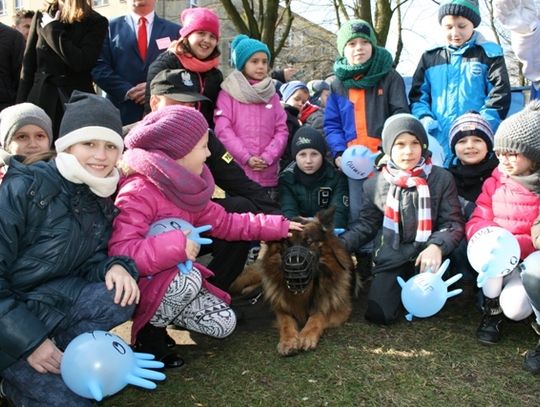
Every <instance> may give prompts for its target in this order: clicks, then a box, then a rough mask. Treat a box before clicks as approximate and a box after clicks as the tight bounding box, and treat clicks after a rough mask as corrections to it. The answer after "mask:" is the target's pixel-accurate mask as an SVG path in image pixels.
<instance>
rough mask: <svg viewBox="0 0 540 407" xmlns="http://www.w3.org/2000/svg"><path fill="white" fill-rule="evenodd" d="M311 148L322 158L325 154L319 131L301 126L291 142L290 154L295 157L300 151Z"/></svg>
mask: <svg viewBox="0 0 540 407" xmlns="http://www.w3.org/2000/svg"><path fill="white" fill-rule="evenodd" d="M306 148H313V149H314V150H317V151H318V152H319V153H321V155H322V156H323V157H324V155H325V154H326V142H325V141H324V137H323V135H322V134H321V132H320V131H318V130H317V129H314V128H313V127H311V126H302V127H300V128H299V129H298V130H297V131H296V133H294V137H293V139H292V142H291V154H292V156H293V158H294V157H296V154H298V153H299V152H300V151H301V150H304V149H306Z"/></svg>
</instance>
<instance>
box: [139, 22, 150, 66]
mask: <svg viewBox="0 0 540 407" xmlns="http://www.w3.org/2000/svg"><path fill="white" fill-rule="evenodd" d="M137 45H138V46H139V54H140V55H141V58H142V60H143V61H144V60H146V50H147V48H148V41H147V34H146V18H144V17H141V18H139V29H138V31H137Z"/></svg>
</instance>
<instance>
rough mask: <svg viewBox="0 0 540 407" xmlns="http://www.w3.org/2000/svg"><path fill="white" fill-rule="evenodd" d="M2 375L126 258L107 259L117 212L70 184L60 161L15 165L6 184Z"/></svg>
mask: <svg viewBox="0 0 540 407" xmlns="http://www.w3.org/2000/svg"><path fill="white" fill-rule="evenodd" d="M0 208H2V216H1V217H0V371H2V370H3V369H5V368H6V367H8V366H10V365H11V364H13V363H14V362H16V361H17V360H19V359H21V358H26V357H27V356H28V355H29V354H30V353H32V352H33V351H34V349H35V348H37V347H38V346H39V345H40V344H41V343H42V342H43V341H44V340H45V339H46V338H48V337H49V336H50V335H51V333H53V331H54V329H55V327H56V326H57V325H58V323H59V322H60V321H61V320H62V318H63V317H64V315H65V314H66V311H67V310H69V308H70V307H71V305H72V304H73V302H74V301H75V300H76V299H77V297H78V295H79V294H80V292H81V290H82V289H83V287H84V286H85V285H86V284H87V283H88V282H97V281H104V279H105V274H106V272H107V271H108V270H109V268H110V267H111V266H112V265H114V264H120V265H122V266H123V267H125V268H126V270H128V272H129V273H130V274H131V275H132V276H133V277H134V278H137V276H138V273H137V269H136V268H135V265H134V263H133V262H132V261H131V260H130V259H129V258H127V257H108V256H107V243H108V240H109V237H110V234H111V229H112V220H113V217H114V216H115V214H116V209H115V207H114V205H113V203H112V200H110V199H109V198H100V197H98V196H97V195H95V194H93V193H92V192H91V191H90V189H89V188H88V186H87V185H85V184H74V183H71V182H69V181H67V180H66V179H64V178H63V177H62V176H61V175H60V173H59V172H58V170H57V169H56V165H55V163H54V161H51V162H39V163H36V164H33V165H30V166H26V165H24V164H21V163H20V162H18V161H17V160H15V159H12V160H11V161H10V167H9V170H8V171H7V173H6V175H5V177H4V179H3V181H2V184H0Z"/></svg>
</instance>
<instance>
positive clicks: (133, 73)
mask: <svg viewBox="0 0 540 407" xmlns="http://www.w3.org/2000/svg"><path fill="white" fill-rule="evenodd" d="M129 3H130V5H131V13H129V14H128V15H125V16H122V17H117V18H115V19H113V20H111V21H110V22H109V34H108V35H107V38H105V42H104V43H103V48H102V50H101V55H100V57H99V59H98V61H97V64H96V67H95V68H94V69H93V71H92V77H93V79H94V81H95V82H96V84H97V85H98V86H99V87H100V88H101V89H103V90H104V91H105V92H106V93H107V98H109V99H110V100H111V101H112V102H113V103H114V105H115V106H116V107H118V109H120V114H121V115H122V123H123V124H124V125H126V124H129V123H133V122H136V121H138V120H141V118H142V116H143V103H144V92H145V88H146V76H147V73H148V67H149V66H150V64H151V63H152V62H153V61H154V60H155V59H156V58H157V57H158V55H159V54H160V53H162V52H163V51H166V50H167V48H168V46H169V44H170V43H171V41H173V40H176V39H178V38H179V36H180V32H179V31H180V25H178V24H175V23H172V22H170V21H167V20H164V19H162V18H160V17H158V16H157V15H156V13H155V11H154V7H155V3H156V0H129ZM145 38H146V41H145ZM145 42H146V44H145ZM145 45H146V47H145Z"/></svg>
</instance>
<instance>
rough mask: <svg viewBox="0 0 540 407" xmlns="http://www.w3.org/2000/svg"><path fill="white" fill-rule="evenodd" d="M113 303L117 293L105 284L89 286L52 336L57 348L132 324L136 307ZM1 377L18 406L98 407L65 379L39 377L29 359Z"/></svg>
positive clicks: (44, 375) (2, 373)
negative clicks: (74, 340)
mask: <svg viewBox="0 0 540 407" xmlns="http://www.w3.org/2000/svg"><path fill="white" fill-rule="evenodd" d="M113 299H114V290H112V291H109V290H107V287H105V283H103V282H99V283H88V285H87V286H86V287H84V288H83V290H82V291H81V294H80V295H79V298H77V301H75V303H74V304H73V306H72V307H71V308H70V310H69V312H68V313H67V314H66V316H65V318H64V319H63V320H62V322H61V323H60V324H59V325H58V327H56V329H55V330H54V332H53V333H52V334H51V339H53V340H54V342H55V343H56V346H57V347H58V348H59V349H60V350H64V349H65V348H66V346H67V345H68V344H69V342H70V341H71V340H72V339H73V338H75V337H76V336H78V335H80V334H82V333H84V332H91V331H95V330H102V331H108V330H109V329H112V328H114V327H115V326H117V325H120V324H122V323H124V322H126V321H127V320H129V319H130V318H131V315H132V313H133V310H134V309H135V305H131V306H126V307H121V306H119V305H116V304H115V303H114V301H113ZM21 323H24V321H21ZM0 375H1V376H2V378H3V379H4V381H3V390H4V393H5V395H6V397H7V398H8V399H9V400H10V401H11V402H12V403H14V404H15V405H16V406H25V407H41V406H59V407H60V406H61V407H66V406H77V407H84V406H91V405H93V404H94V403H93V402H92V401H91V400H89V399H85V398H82V397H80V396H78V395H76V394H75V393H73V392H72V391H71V390H69V389H68V388H67V387H66V385H65V384H64V381H63V380H62V376H60V375H57V374H53V373H46V374H42V373H38V372H37V371H36V370H34V368H33V367H31V366H30V365H29V364H28V362H27V361H26V360H25V359H24V360H23V359H21V360H19V361H17V362H16V363H14V364H13V365H11V366H10V367H8V368H6V369H4V370H3V371H2V372H1V373H0Z"/></svg>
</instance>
